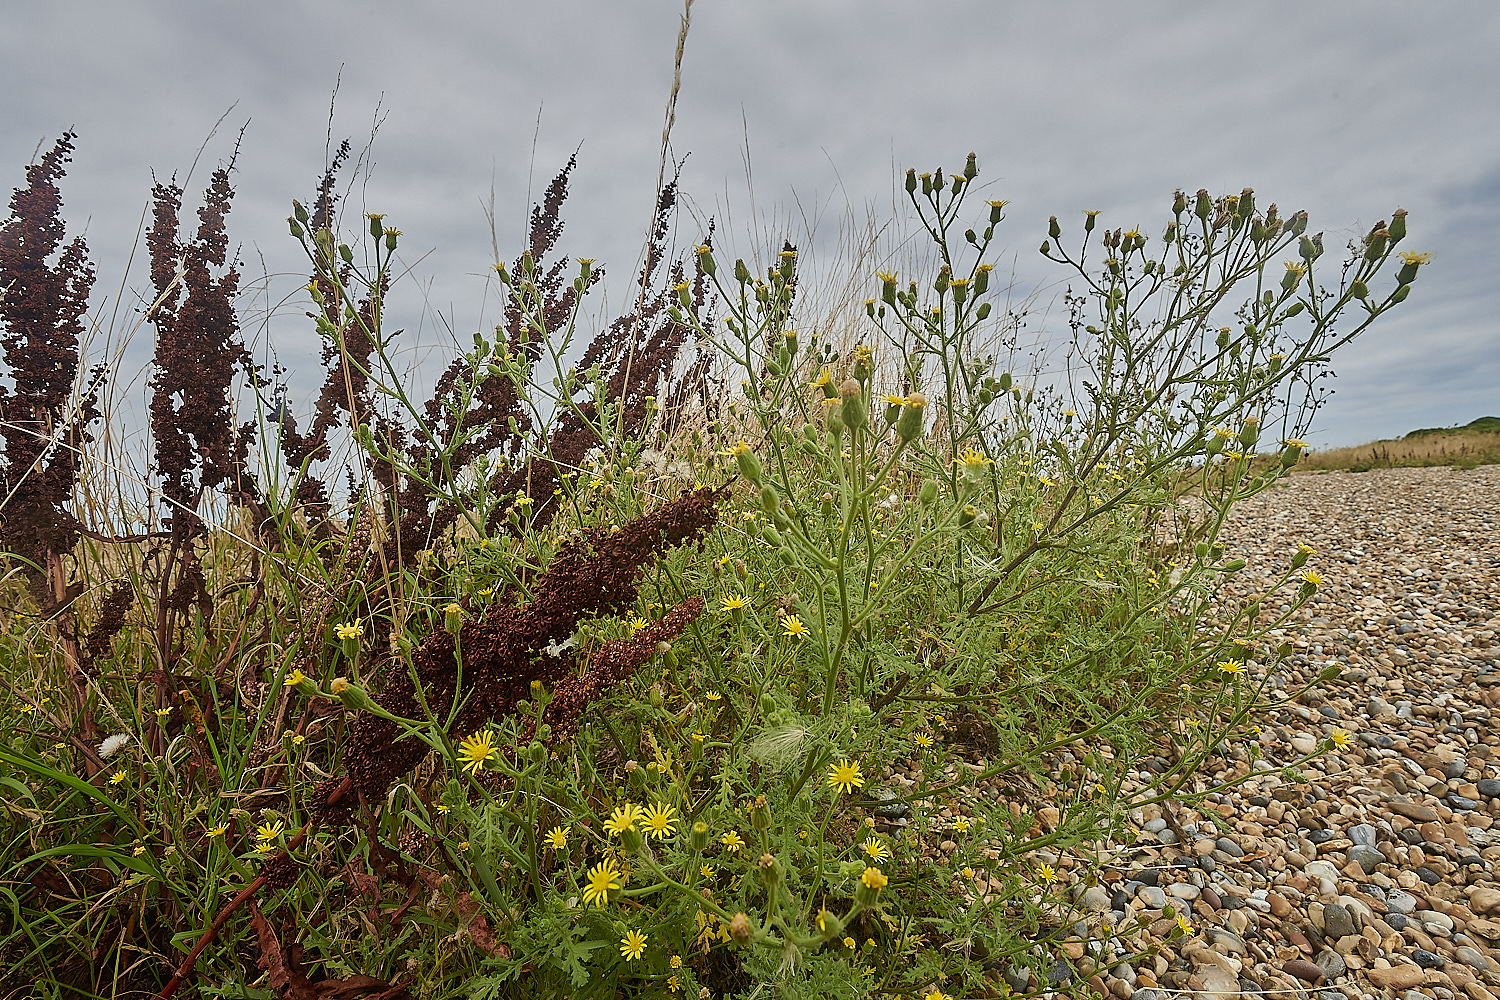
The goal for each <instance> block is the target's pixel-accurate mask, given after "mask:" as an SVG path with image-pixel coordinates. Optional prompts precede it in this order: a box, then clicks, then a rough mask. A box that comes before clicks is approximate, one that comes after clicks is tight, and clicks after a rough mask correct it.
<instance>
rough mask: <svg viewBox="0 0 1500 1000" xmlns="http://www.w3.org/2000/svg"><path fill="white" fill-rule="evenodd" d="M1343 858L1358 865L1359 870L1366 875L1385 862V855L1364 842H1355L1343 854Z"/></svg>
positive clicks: (1372, 872)
mask: <svg viewBox="0 0 1500 1000" xmlns="http://www.w3.org/2000/svg"><path fill="white" fill-rule="evenodd" d="M1344 857H1345V859H1346V860H1348V861H1352V862H1353V863H1354V864H1357V865H1359V869H1360V871H1362V872H1364V873H1365V874H1366V875H1372V874H1374V872H1375V869H1376V868H1377V867H1379V866H1380V865H1383V864H1385V855H1384V854H1381V853H1380V852H1379V851H1377V850H1376V849H1375V848H1373V847H1367V846H1365V845H1364V844H1355V845H1354V846H1353V847H1351V848H1349V850H1348V851H1347V852H1346V853H1345V855H1344Z"/></svg>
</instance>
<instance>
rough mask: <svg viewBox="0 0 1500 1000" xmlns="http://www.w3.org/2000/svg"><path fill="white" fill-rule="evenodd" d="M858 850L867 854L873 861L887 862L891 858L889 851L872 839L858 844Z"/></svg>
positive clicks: (879, 842)
mask: <svg viewBox="0 0 1500 1000" xmlns="http://www.w3.org/2000/svg"><path fill="white" fill-rule="evenodd" d="M859 849H860V850H862V851H864V852H865V853H866V854H868V855H869V856H870V858H871V859H872V860H874V861H887V860H889V859H890V856H891V849H890V848H889V847H886V846H885V844H884V843H882V842H881V841H879V840H876V839H875V838H874V837H871V838H870V839H869V840H867V841H865V842H864V843H863V844H860V845H859Z"/></svg>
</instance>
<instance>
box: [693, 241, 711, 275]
mask: <svg viewBox="0 0 1500 1000" xmlns="http://www.w3.org/2000/svg"><path fill="white" fill-rule="evenodd" d="M695 252H696V253H697V254H698V266H699V267H700V268H701V269H702V270H703V273H704V274H706V275H708V276H709V277H710V278H712V277H713V276H714V269H715V265H714V251H713V247H711V246H709V245H708V244H706V243H705V244H704V245H703V246H701V247H698V248H697V249H696V251H695Z"/></svg>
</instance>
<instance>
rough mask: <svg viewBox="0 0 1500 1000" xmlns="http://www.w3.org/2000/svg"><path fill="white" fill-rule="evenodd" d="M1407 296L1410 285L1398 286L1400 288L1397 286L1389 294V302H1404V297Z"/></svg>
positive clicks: (1409, 291) (1409, 292)
mask: <svg viewBox="0 0 1500 1000" xmlns="http://www.w3.org/2000/svg"><path fill="white" fill-rule="evenodd" d="M1409 294H1411V286H1410V285H1400V286H1398V287H1397V288H1396V290H1395V291H1394V292H1392V293H1391V301H1392V302H1405V301H1406V296H1407V295H1409Z"/></svg>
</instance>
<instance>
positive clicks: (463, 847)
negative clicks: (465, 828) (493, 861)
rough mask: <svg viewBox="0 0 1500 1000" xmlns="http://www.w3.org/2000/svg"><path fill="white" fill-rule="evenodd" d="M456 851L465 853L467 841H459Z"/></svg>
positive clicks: (467, 846)
mask: <svg viewBox="0 0 1500 1000" xmlns="http://www.w3.org/2000/svg"><path fill="white" fill-rule="evenodd" d="M458 849H459V850H460V851H467V850H468V849H469V842H468V841H467V840H460V841H459V842H458Z"/></svg>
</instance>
